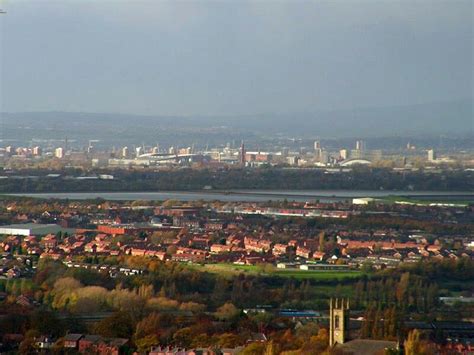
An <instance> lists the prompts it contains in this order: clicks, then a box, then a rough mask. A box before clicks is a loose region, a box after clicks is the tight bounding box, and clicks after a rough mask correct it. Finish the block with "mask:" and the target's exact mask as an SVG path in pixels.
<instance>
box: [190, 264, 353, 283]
mask: <svg viewBox="0 0 474 355" xmlns="http://www.w3.org/2000/svg"><path fill="white" fill-rule="evenodd" d="M190 267H192V268H193V269H194V270H200V271H206V272H211V273H216V274H221V275H229V276H230V275H235V274H239V273H242V272H243V273H246V274H255V275H262V276H278V277H288V278H295V279H300V280H303V279H305V280H307V279H310V280H324V281H326V280H341V279H346V278H357V277H359V276H361V275H362V272H360V271H346V270H344V271H333V270H328V271H325V270H321V271H319V270H318V271H306V270H298V269H277V268H276V267H261V266H255V265H236V264H226V263H219V264H204V265H199V264H193V265H190Z"/></svg>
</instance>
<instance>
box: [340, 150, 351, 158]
mask: <svg viewBox="0 0 474 355" xmlns="http://www.w3.org/2000/svg"><path fill="white" fill-rule="evenodd" d="M339 156H340V157H341V159H342V160H346V159H347V158H349V151H348V150H347V149H341V150H340V151H339Z"/></svg>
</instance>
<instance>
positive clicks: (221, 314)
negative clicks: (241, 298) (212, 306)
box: [214, 302, 239, 320]
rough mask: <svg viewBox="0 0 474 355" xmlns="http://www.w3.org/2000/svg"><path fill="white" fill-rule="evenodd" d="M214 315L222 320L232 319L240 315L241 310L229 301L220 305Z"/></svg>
mask: <svg viewBox="0 0 474 355" xmlns="http://www.w3.org/2000/svg"><path fill="white" fill-rule="evenodd" d="M214 315H215V316H216V318H218V319H220V320H231V319H233V318H235V317H237V316H238V315H239V310H238V309H237V307H235V306H234V305H233V304H232V303H230V302H227V303H226V304H224V305H222V306H220V307H219V308H218V309H217V311H216V313H214Z"/></svg>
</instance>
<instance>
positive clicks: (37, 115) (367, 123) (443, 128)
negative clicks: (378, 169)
mask: <svg viewBox="0 0 474 355" xmlns="http://www.w3.org/2000/svg"><path fill="white" fill-rule="evenodd" d="M2 131H3V132H2V138H3V139H11V138H15V139H17V140H31V139H33V138H36V139H52V138H58V139H62V138H64V137H65V136H67V137H68V138H70V139H77V140H81V141H85V140H87V139H100V140H103V141H109V140H110V141H115V143H116V144H119V143H120V142H121V141H123V142H125V143H126V142H135V143H137V142H138V143H139V142H142V141H146V142H148V141H154V140H155V139H160V140H162V141H163V140H165V141H171V142H173V141H178V140H187V139H192V140H194V141H196V140H199V141H213V140H214V139H216V138H220V139H235V138H236V137H242V136H248V135H256V136H260V135H270V134H277V133H281V134H284V135H285V136H292V135H295V136H302V137H314V136H330V137H354V136H359V137H377V136H417V135H419V136H437V135H440V134H444V135H462V136H470V135H471V136H474V114H473V104H472V101H470V100H462V101H456V102H442V103H430V104H421V105H409V106H395V107H380V108H360V109H351V110H333V111H315V112H311V113H291V114H259V115H252V116H232V115H229V116H192V117H173V116H141V115H130V114H111V113H73V112H19V113H4V114H3V127H2ZM163 143H164V142H163Z"/></svg>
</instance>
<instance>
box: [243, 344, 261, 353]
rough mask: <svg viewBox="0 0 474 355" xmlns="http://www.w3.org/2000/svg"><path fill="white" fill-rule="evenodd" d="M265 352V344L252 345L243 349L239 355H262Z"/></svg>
mask: <svg viewBox="0 0 474 355" xmlns="http://www.w3.org/2000/svg"><path fill="white" fill-rule="evenodd" d="M264 351H265V344H263V343H252V344H250V345H248V346H246V347H245V349H244V350H242V352H241V353H240V354H241V355H262V354H263V353H264Z"/></svg>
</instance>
